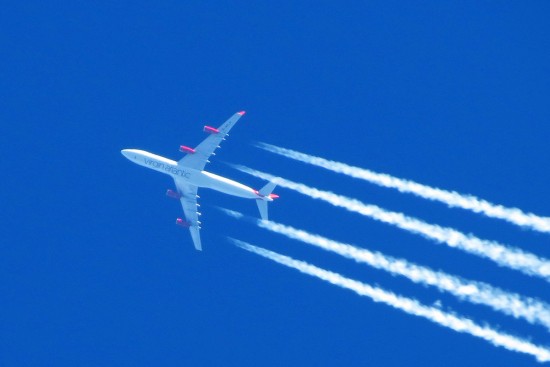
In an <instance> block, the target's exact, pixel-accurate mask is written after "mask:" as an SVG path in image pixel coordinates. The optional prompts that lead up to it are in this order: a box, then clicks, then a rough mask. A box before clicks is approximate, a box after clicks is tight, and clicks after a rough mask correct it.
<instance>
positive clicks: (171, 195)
mask: <svg viewBox="0 0 550 367" xmlns="http://www.w3.org/2000/svg"><path fill="white" fill-rule="evenodd" d="M166 196H168V197H169V198H172V199H179V198H181V195H180V194H179V193H177V192H175V191H174V190H170V189H168V190H166Z"/></svg>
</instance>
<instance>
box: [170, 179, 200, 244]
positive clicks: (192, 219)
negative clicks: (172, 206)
mask: <svg viewBox="0 0 550 367" xmlns="http://www.w3.org/2000/svg"><path fill="white" fill-rule="evenodd" d="M174 182H175V184H176V188H177V190H178V192H179V194H180V195H181V197H180V202H181V206H182V207H183V213H184V214H185V219H186V220H187V224H188V226H189V231H190V232H191V238H192V239H193V244H194V245H195V248H196V249H197V250H199V251H201V250H202V246H201V236H200V233H199V231H200V224H201V222H199V213H198V211H197V208H198V204H197V186H192V185H189V184H188V183H186V182H182V181H179V180H177V179H174Z"/></svg>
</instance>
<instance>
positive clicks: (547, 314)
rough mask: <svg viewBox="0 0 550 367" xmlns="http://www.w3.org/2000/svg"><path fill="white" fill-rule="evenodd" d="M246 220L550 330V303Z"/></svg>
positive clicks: (234, 214)
mask: <svg viewBox="0 0 550 367" xmlns="http://www.w3.org/2000/svg"><path fill="white" fill-rule="evenodd" d="M220 210H222V211H223V212H224V213H225V214H227V215H229V216H232V217H235V218H237V219H239V218H244V215H243V214H241V213H239V212H235V211H233V210H228V209H223V208H220ZM246 219H249V220H252V221H254V223H255V224H256V225H257V226H259V227H261V228H264V229H267V230H269V231H271V232H275V233H278V234H281V235H283V236H286V237H288V238H291V239H294V240H298V241H301V242H304V243H307V244H310V245H313V246H316V247H319V248H322V249H324V250H326V251H331V252H334V253H336V254H339V255H341V256H344V257H346V258H348V259H352V260H355V261H357V262H359V263H364V264H368V265H370V266H372V267H374V268H376V269H380V270H384V271H387V272H389V273H390V274H393V275H401V276H404V277H406V278H407V279H409V280H411V281H412V282H414V283H418V284H422V285H430V286H433V287H436V288H437V289H438V290H440V291H442V292H449V293H451V294H452V295H454V296H456V297H458V298H460V299H462V300H465V301H469V302H471V303H475V304H481V305H485V306H489V307H491V308H492V309H493V310H495V311H499V312H502V313H504V314H506V315H509V316H512V317H515V318H522V319H524V320H526V321H528V322H529V323H531V324H540V325H543V326H545V327H546V328H547V329H549V330H550V305H548V304H546V303H544V302H541V301H538V300H536V299H533V298H529V297H524V296H521V295H519V294H515V293H509V292H506V291H504V290H502V289H499V288H497V287H493V286H491V285H489V284H487V283H483V282H476V281H471V280H467V279H463V278H460V277H457V276H453V275H450V274H446V273H444V272H440V271H435V270H432V269H430V268H428V267H423V266H419V265H416V264H414V263H410V262H408V261H406V260H404V259H396V258H394V257H391V256H387V255H384V254H382V253H380V252H376V251H369V250H367V249H364V248H359V247H355V246H352V245H349V244H346V243H342V242H336V241H333V240H330V239H328V238H325V237H322V236H319V235H316V234H312V233H308V232H306V231H303V230H300V229H296V228H293V227H290V226H286V225H284V224H280V223H276V222H273V221H264V220H259V219H255V218H249V217H246Z"/></svg>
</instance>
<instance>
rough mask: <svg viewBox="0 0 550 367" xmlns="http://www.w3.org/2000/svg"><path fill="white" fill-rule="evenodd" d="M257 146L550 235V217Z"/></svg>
mask: <svg viewBox="0 0 550 367" xmlns="http://www.w3.org/2000/svg"><path fill="white" fill-rule="evenodd" d="M256 146H257V147H259V148H261V149H264V150H267V151H268V152H271V153H275V154H278V155H281V156H284V157H287V158H291V159H294V160H297V161H300V162H304V163H308V164H311V165H314V166H317V167H322V168H326V169H328V170H330V171H333V172H337V173H343V174H345V175H347V176H350V177H354V178H359V179H361V180H365V181H368V182H370V183H373V184H375V185H379V186H383V187H388V188H393V189H397V190H398V191H399V192H404V193H410V194H414V195H416V196H419V197H422V198H424V199H428V200H433V201H439V202H442V203H444V204H447V205H448V206H449V207H457V208H462V209H466V210H470V211H472V212H475V213H480V214H483V215H485V216H487V217H491V218H497V219H502V220H505V221H507V222H509V223H512V224H515V225H517V226H520V227H523V228H529V229H532V230H535V231H539V232H546V233H550V218H549V217H541V216H538V215H536V214H532V213H524V212H523V211H521V210H520V209H517V208H507V207H505V206H502V205H496V204H492V203H490V202H488V201H486V200H482V199H479V198H477V197H475V196H472V195H464V194H460V193H458V192H455V191H447V190H442V189H438V188H435V187H430V186H426V185H422V184H419V183H417V182H414V181H409V180H404V179H401V178H397V177H393V176H390V175H388V174H384V173H377V172H374V171H370V170H368V169H364V168H360V167H354V166H350V165H347V164H345V163H340V162H335V161H330V160H328V159H324V158H321V157H316V156H312V155H309V154H305V153H301V152H297V151H295V150H291V149H287V148H281V147H278V146H275V145H271V144H266V143H258V144H257V145H256Z"/></svg>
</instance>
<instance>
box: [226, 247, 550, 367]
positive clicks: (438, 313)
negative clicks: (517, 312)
mask: <svg viewBox="0 0 550 367" xmlns="http://www.w3.org/2000/svg"><path fill="white" fill-rule="evenodd" d="M230 240H231V241H232V242H233V243H234V244H235V245H237V246H238V247H240V248H242V249H244V250H247V251H249V252H252V253H255V254H257V255H260V256H263V257H265V258H267V259H270V260H273V261H275V262H277V263H279V264H282V265H285V266H288V267H290V268H293V269H296V270H298V271H300V272H302V273H304V274H308V275H311V276H314V277H316V278H319V279H322V280H324V281H327V282H329V283H331V284H333V285H336V286H339V287H342V288H345V289H349V290H352V291H354V292H355V293H357V294H359V295H361V296H365V297H369V298H370V299H371V300H373V301H374V302H380V303H384V304H386V305H388V306H391V307H393V308H396V309H399V310H401V311H404V312H406V313H408V314H410V315H414V316H419V317H423V318H425V319H427V320H430V321H432V322H434V323H436V324H438V325H440V326H444V327H447V328H449V329H451V330H454V331H456V332H459V333H466V334H470V335H473V336H476V337H478V338H481V339H484V340H486V341H488V342H489V343H491V344H493V345H494V346H498V347H503V348H505V349H507V350H510V351H514V352H519V353H526V354H529V355H531V356H533V357H535V358H536V359H537V361H539V362H548V361H550V350H548V349H546V348H544V347H541V346H538V345H535V344H532V343H530V342H529V341H527V340H524V339H521V338H519V337H516V336H512V335H509V334H504V333H501V332H498V331H496V330H495V329H492V328H490V327H488V326H480V325H478V324H476V323H474V322H473V321H472V320H470V319H468V318H465V317H461V316H458V315H455V314H452V313H447V312H444V311H442V310H440V309H438V308H435V307H429V306H425V305H423V304H421V303H419V302H418V301H417V300H415V299H411V298H406V297H402V296H399V295H396V294H395V293H392V292H388V291H386V290H384V289H382V288H378V287H372V286H370V285H368V284H365V283H361V282H359V281H356V280H353V279H349V278H345V277H344V276H342V275H340V274H337V273H334V272H331V271H328V270H324V269H321V268H318V267H316V266H314V265H311V264H308V263H306V262H304V261H300V260H295V259H293V258H291V257H288V256H285V255H281V254H278V253H276V252H273V251H269V250H266V249H264V248H261V247H257V246H253V245H251V244H249V243H246V242H243V241H239V240H235V239H232V238H230Z"/></svg>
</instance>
